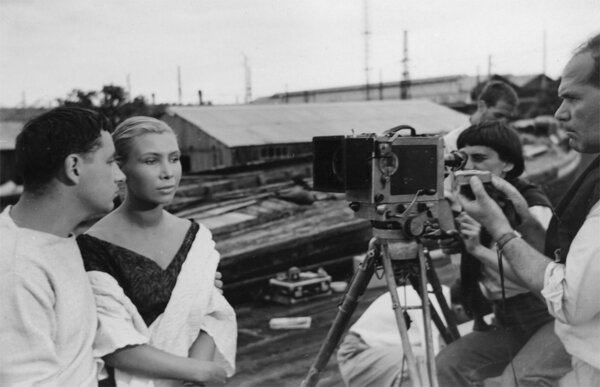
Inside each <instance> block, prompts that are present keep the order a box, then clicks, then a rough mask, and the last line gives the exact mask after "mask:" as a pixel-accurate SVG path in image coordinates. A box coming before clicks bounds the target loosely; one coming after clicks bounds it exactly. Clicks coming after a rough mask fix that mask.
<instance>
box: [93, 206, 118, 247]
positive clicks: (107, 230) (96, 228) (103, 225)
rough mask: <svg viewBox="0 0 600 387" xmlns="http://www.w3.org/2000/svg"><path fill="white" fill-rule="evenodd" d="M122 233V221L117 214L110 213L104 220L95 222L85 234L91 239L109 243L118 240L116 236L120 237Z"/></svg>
mask: <svg viewBox="0 0 600 387" xmlns="http://www.w3.org/2000/svg"><path fill="white" fill-rule="evenodd" d="M122 232H123V220H122V219H121V217H120V216H119V215H118V214H116V213H114V212H111V213H110V214H108V215H106V216H105V217H104V218H102V219H100V220H99V221H98V222H96V223H95V224H94V225H93V226H92V227H90V228H89V229H88V230H87V231H86V232H85V233H86V234H88V235H91V236H93V237H96V238H99V239H102V240H105V241H109V242H111V241H114V240H115V239H118V238H116V237H117V236H118V235H121V234H122Z"/></svg>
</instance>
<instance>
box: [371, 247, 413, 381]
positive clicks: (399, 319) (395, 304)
mask: <svg viewBox="0 0 600 387" xmlns="http://www.w3.org/2000/svg"><path fill="white" fill-rule="evenodd" d="M381 250H382V253H383V257H382V263H383V271H384V273H385V279H386V283H387V286H388V290H389V293H390V297H391V298H392V308H394V314H395V315H396V324H397V325H398V330H399V332H400V339H401V340H402V348H403V350H404V356H405V357H406V363H407V365H408V374H409V375H410V380H411V382H412V383H413V386H415V387H419V386H423V382H422V380H421V376H420V374H419V370H418V368H417V360H416V358H415V355H414V354H413V351H412V347H411V345H410V339H409V338H408V328H407V327H406V322H405V321H404V316H403V315H402V310H401V309H400V299H399V297H398V289H397V285H396V279H395V278H394V269H393V268H392V262H391V260H390V254H389V249H388V245H387V242H386V241H382V242H381Z"/></svg>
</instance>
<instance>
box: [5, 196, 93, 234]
mask: <svg viewBox="0 0 600 387" xmlns="http://www.w3.org/2000/svg"><path fill="white" fill-rule="evenodd" d="M10 216H11V218H12V219H13V221H14V222H15V224H16V225H17V226H19V227H23V228H29V229H32V230H36V231H41V232H45V233H48V234H53V235H56V236H59V237H67V236H69V235H70V234H71V233H72V232H73V230H74V229H75V228H76V227H77V225H78V224H79V223H80V222H82V221H83V220H84V214H83V213H82V212H81V211H79V210H78V209H76V208H74V206H73V203H72V201H71V200H70V199H69V200H67V198H65V197H61V196H60V195H53V194H51V193H50V194H47V193H45V194H43V195H35V194H32V193H28V192H24V193H23V194H22V195H21V197H20V198H19V201H18V202H17V204H15V205H14V206H13V207H12V208H11V211H10Z"/></svg>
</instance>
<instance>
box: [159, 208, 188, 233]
mask: <svg viewBox="0 0 600 387" xmlns="http://www.w3.org/2000/svg"><path fill="white" fill-rule="evenodd" d="M165 220H166V221H167V224H168V225H169V227H173V228H177V229H179V230H181V229H185V230H187V229H188V228H189V227H190V225H191V224H192V221H191V220H189V219H185V218H180V217H178V216H176V215H173V214H171V213H169V212H167V211H165Z"/></svg>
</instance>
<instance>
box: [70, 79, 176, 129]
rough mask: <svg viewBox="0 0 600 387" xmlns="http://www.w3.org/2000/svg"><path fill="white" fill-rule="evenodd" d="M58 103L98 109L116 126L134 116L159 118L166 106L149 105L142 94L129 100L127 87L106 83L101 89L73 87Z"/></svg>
mask: <svg viewBox="0 0 600 387" xmlns="http://www.w3.org/2000/svg"><path fill="white" fill-rule="evenodd" d="M58 104H59V105H60V106H78V107H82V108H86V109H94V110H97V111H99V112H100V113H102V114H104V115H105V116H106V117H108V119H109V120H110V121H111V122H112V124H113V125H114V126H116V125H118V124H119V123H121V122H122V121H124V120H125V119H127V118H129V117H133V116H150V117H155V118H159V117H160V116H161V115H162V114H163V113H164V112H165V108H166V105H149V104H148V103H147V102H146V99H145V98H144V96H141V95H140V96H137V97H135V98H134V99H133V100H129V96H128V95H127V92H126V91H125V89H124V88H123V87H121V86H116V85H105V86H103V87H102V89H101V90H100V91H83V90H80V89H73V90H72V91H71V92H70V93H69V94H68V95H67V98H65V99H58Z"/></svg>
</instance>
